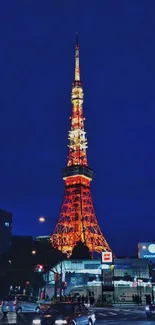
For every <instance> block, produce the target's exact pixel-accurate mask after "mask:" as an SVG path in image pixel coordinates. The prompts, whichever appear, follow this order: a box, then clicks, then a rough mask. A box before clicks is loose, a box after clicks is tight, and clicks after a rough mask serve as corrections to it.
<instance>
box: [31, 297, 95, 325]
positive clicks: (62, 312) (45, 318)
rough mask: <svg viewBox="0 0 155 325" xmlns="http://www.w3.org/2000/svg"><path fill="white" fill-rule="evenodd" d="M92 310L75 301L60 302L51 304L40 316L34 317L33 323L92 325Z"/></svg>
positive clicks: (43, 324) (93, 316) (93, 318)
mask: <svg viewBox="0 0 155 325" xmlns="http://www.w3.org/2000/svg"><path fill="white" fill-rule="evenodd" d="M95 320H96V318H95V314H94V311H93V310H90V309H88V308H87V307H86V306H85V305H84V304H81V303H77V302H75V303H74V302H60V303H56V304H54V305H52V306H51V307H50V308H49V309H48V310H47V311H46V312H45V313H44V314H43V315H42V316H41V318H40V319H39V318H35V319H34V320H33V325H39V324H40V325H53V324H55V325H63V324H66V325H67V324H72V325H76V324H80V323H81V324H82V325H93V324H94V323H95Z"/></svg>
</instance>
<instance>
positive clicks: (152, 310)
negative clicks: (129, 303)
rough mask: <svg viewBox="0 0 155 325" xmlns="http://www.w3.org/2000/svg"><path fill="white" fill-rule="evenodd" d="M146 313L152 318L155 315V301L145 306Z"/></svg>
mask: <svg viewBox="0 0 155 325" xmlns="http://www.w3.org/2000/svg"><path fill="white" fill-rule="evenodd" d="M145 314H146V317H147V318H151V317H152V314H154V315H155V301H153V302H151V304H150V305H147V306H146V307H145Z"/></svg>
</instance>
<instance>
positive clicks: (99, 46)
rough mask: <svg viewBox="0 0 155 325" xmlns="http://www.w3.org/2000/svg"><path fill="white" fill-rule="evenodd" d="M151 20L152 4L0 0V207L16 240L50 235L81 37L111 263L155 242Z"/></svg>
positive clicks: (97, 198) (99, 208)
mask: <svg viewBox="0 0 155 325" xmlns="http://www.w3.org/2000/svg"><path fill="white" fill-rule="evenodd" d="M154 13H155V1H154V0H150V1H145V0H141V1H136V0H130V1H124V0H122V1H121V0H118V1H116V0H111V1H108V0H107V1H104V0H96V1H93V0H89V1H88V0H78V1H71V0H49V1H39V0H37V1H1V3H0V121H1V127H0V153H1V159H0V183H1V186H0V208H2V209H6V210H8V211H12V212H13V233H14V234H19V233H20V234H25V235H26V234H32V235H34V236H36V235H44V234H49V233H51V231H52V228H53V226H54V224H55V221H56V220H57V218H58V215H59V211H60V206H61V202H62V198H63V192H64V184H63V180H62V176H61V169H62V168H63V167H65V166H66V161H67V152H68V151H67V141H68V140H67V138H68V130H69V116H70V115H71V100H70V98H71V84H72V81H73V76H74V43H75V33H76V31H78V32H79V40H80V65H81V79H82V80H83V84H84V95H85V102H84V115H85V117H86V123H85V128H86V131H87V137H88V145H89V148H88V161H89V166H90V167H91V168H93V169H94V174H95V175H94V180H93V182H92V194H93V200H94V205H95V209H96V214H97V217H98V220H99V223H100V226H101V228H102V231H103V233H104V235H105V237H106V239H107V240H108V242H109V244H110V245H111V247H112V248H113V250H114V252H115V254H116V255H125V254H127V255H131V254H135V253H136V245H137V242H138V241H139V240H141V241H145V240H146V241H149V240H152V239H153V238H154V239H155V234H154V229H155V19H154ZM39 215H45V216H48V217H51V218H52V219H53V223H48V222H47V223H46V224H39V223H38V221H37V219H38V216H39Z"/></svg>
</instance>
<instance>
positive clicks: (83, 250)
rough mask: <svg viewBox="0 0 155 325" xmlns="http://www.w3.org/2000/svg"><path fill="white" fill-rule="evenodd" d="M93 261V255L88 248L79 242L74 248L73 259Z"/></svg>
mask: <svg viewBox="0 0 155 325" xmlns="http://www.w3.org/2000/svg"><path fill="white" fill-rule="evenodd" d="M77 258H78V259H87V260H88V259H91V253H90V251H89V248H88V246H86V244H85V243H83V242H82V241H79V242H78V243H77V244H76V246H75V247H74V248H73V252H72V255H71V259H77Z"/></svg>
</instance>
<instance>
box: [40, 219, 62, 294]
mask: <svg viewBox="0 0 155 325" xmlns="http://www.w3.org/2000/svg"><path fill="white" fill-rule="evenodd" d="M45 221H53V219H52V218H47V217H44V216H40V217H39V222H41V223H44V222H45ZM61 253H62V240H61ZM60 266H61V278H60V300H61V299H62V260H61V264H60Z"/></svg>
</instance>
